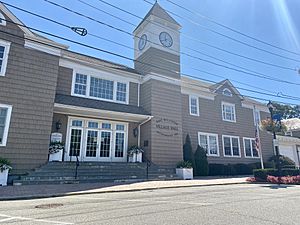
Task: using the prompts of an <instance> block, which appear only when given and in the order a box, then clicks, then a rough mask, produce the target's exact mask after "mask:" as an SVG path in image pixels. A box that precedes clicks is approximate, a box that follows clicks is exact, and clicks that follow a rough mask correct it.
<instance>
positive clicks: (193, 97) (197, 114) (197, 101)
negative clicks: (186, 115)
mask: <svg viewBox="0 0 300 225" xmlns="http://www.w3.org/2000/svg"><path fill="white" fill-rule="evenodd" d="M192 99H196V107H197V113H192ZM189 109H190V110H189V111H190V115H191V116H199V98H198V97H197V96H193V95H190V96H189Z"/></svg>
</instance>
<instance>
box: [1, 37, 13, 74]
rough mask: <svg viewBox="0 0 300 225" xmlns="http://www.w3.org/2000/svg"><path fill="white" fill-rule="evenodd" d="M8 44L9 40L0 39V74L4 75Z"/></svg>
mask: <svg viewBox="0 0 300 225" xmlns="http://www.w3.org/2000/svg"><path fill="white" fill-rule="evenodd" d="M10 44H11V42H8V41H4V40H0V45H1V46H3V47H4V53H3V59H2V66H1V71H0V76H5V73H6V67H7V62H8V54H9V49H10Z"/></svg>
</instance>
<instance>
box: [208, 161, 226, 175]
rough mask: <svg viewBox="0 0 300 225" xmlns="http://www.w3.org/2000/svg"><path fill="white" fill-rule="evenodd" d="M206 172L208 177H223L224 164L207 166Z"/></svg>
mask: <svg viewBox="0 0 300 225" xmlns="http://www.w3.org/2000/svg"><path fill="white" fill-rule="evenodd" d="M208 171H209V173H208V174H209V175H210V176H217V175H219V176H220V175H224V164H217V163H213V164H208Z"/></svg>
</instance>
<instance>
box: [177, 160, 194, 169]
mask: <svg viewBox="0 0 300 225" xmlns="http://www.w3.org/2000/svg"><path fill="white" fill-rule="evenodd" d="M176 168H181V169H182V168H193V165H192V163H191V162H190V161H181V162H179V163H177V166H176Z"/></svg>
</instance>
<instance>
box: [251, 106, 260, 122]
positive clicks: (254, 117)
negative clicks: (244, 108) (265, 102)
mask: <svg viewBox="0 0 300 225" xmlns="http://www.w3.org/2000/svg"><path fill="white" fill-rule="evenodd" d="M256 113H257V115H258V125H259V123H260V111H259V110H258V109H253V119H254V125H255V126H256V125H257V124H256Z"/></svg>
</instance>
